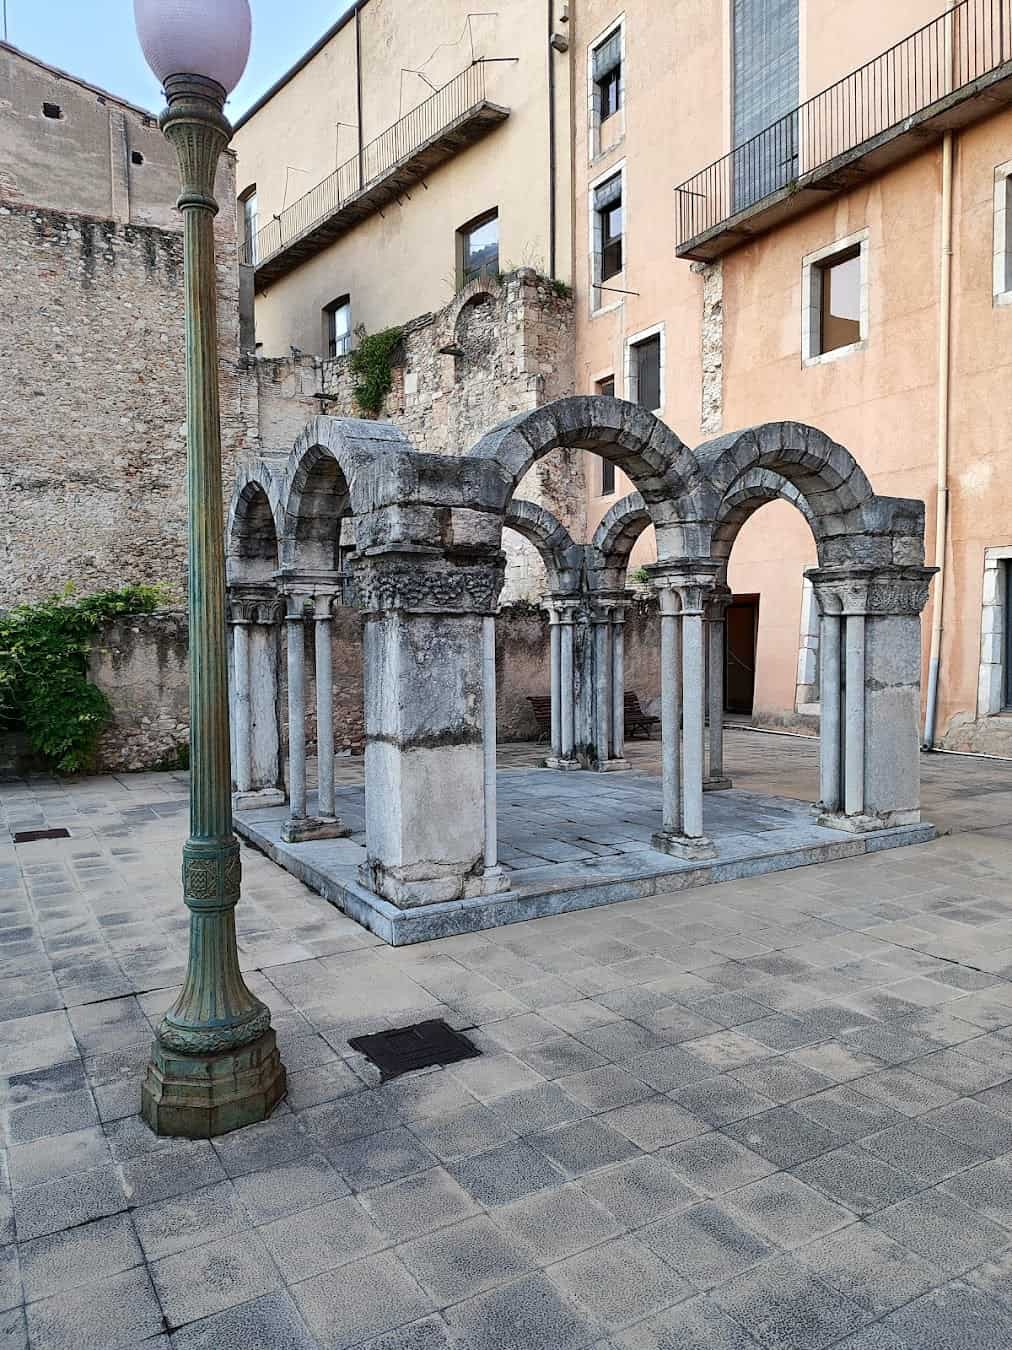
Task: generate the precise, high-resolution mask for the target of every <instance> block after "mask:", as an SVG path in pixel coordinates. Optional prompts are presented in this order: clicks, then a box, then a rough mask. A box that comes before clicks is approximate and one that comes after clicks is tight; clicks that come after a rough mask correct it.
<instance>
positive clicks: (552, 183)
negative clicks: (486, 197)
mask: <svg viewBox="0 0 1012 1350" xmlns="http://www.w3.org/2000/svg"><path fill="white" fill-rule="evenodd" d="M554 35H555V22H554V15H553V0H548V276H549V278H550V279H551V280H552V281H554V280H555V232H556V231H555V192H556V178H557V177H558V174H557V171H556V149H555V48H554V47H553V46H552V38H553V36H554Z"/></svg>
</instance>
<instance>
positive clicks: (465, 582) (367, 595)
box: [354, 553, 506, 614]
mask: <svg viewBox="0 0 1012 1350" xmlns="http://www.w3.org/2000/svg"><path fill="white" fill-rule="evenodd" d="M505 566H506V563H505V555H504V554H501V553H499V554H496V555H494V556H493V557H491V558H481V559H473V558H469V557H468V558H447V557H444V556H439V555H435V556H434V555H432V554H421V555H417V556H416V555H410V554H408V555H405V554H402V553H383V554H376V555H369V554H365V555H359V556H357V557H356V558H355V561H354V574H355V584H356V591H357V594H358V598H359V601H360V604H361V606H362V608H363V609H364V610H365V612H366V613H367V614H385V613H390V612H393V611H401V612H408V613H416V614H494V613H495V611H496V609H497V608H498V605H499V592H500V591H501V590H502V585H503V580H504V577H505Z"/></svg>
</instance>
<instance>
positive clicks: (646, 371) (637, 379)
mask: <svg viewBox="0 0 1012 1350" xmlns="http://www.w3.org/2000/svg"><path fill="white" fill-rule="evenodd" d="M629 374H630V377H631V383H632V388H633V392H634V399H635V402H636V403H638V404H639V405H640V407H641V408H647V409H648V410H649V411H650V412H657V411H658V410H659V409H660V407H661V403H662V399H661V335H660V333H653V334H652V335H651V336H650V337H646V338H643V339H642V341H640V342H633V343H630V345H629Z"/></svg>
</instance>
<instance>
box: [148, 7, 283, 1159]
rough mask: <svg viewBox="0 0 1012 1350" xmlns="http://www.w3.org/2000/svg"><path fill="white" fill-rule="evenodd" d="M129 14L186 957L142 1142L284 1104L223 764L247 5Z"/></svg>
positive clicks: (222, 1125) (193, 1133)
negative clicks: (178, 642)
mask: <svg viewBox="0 0 1012 1350" xmlns="http://www.w3.org/2000/svg"><path fill="white" fill-rule="evenodd" d="M134 12H135V17H136V21H137V31H138V35H139V37H140V41H141V46H142V47H143V49H144V55H145V56H146V58H147V60H148V64H149V65H150V66H151V68H152V70H153V71H154V73H155V74H156V75H157V76H158V78H159V80H160V81H161V83H162V86H163V88H164V90H165V96H166V99H167V102H168V107H167V108H166V109H165V111H164V112H163V113H162V117H161V127H162V130H163V132H164V133H165V136H166V137H167V139H168V140H169V141H170V142H171V143H172V145H173V146H174V148H175V150H176V154H177V157H178V161H179V175H180V181H181V186H182V192H181V195H180V197H179V202H178V205H179V208H180V210H181V211H182V213H183V226H184V235H183V248H184V270H185V306H186V432H187V465H188V467H187V504H188V521H189V609H190V726H191V732H190V735H191V747H190V837H189V839H188V840H187V842H186V844H185V846H184V848H183V898H184V900H185V901H186V904H187V906H188V907H189V910H190V945H189V957H188V961H187V969H186V979H185V982H184V984H183V990H182V993H181V994H180V995H179V998H178V999H177V1000H176V1002H175V1004H174V1005H173V1007H172V1008H170V1009H169V1011H168V1012H167V1013H166V1014H165V1017H164V1019H163V1020H162V1023H161V1025H160V1026H159V1028H158V1034H157V1037H156V1039H155V1042H154V1046H153V1049H152V1057H151V1060H150V1062H149V1064H148V1067H147V1072H146V1075H145V1079H144V1085H143V1088H142V1092H141V1112H142V1114H143V1116H144V1119H145V1120H146V1121H147V1123H148V1124H149V1125H150V1126H151V1128H152V1129H153V1130H154V1131H155V1133H156V1134H166V1135H185V1136H187V1137H189V1138H207V1137H209V1136H211V1135H217V1134H224V1133H226V1132H227V1131H229V1130H234V1129H238V1128H239V1126H241V1125H249V1124H252V1123H253V1122H254V1121H259V1120H264V1119H265V1118H266V1117H267V1116H269V1115H270V1113H271V1111H272V1110H273V1109H274V1107H275V1106H276V1105H277V1103H278V1102H279V1101H280V1100H281V1098H282V1097H283V1096H284V1094H285V1070H284V1067H283V1066H282V1063H281V1058H280V1056H279V1054H278V1048H277V1042H276V1040H275V1035H274V1032H273V1031H272V1029H271V1014H270V1009H269V1008H268V1007H267V1006H266V1005H265V1004H264V1003H262V1002H261V1001H260V1000H259V999H258V998H256V997H255V996H254V995H253V994H252V993H251V992H250V990H249V989H247V987H246V984H245V981H244V980H243V978H242V974H241V972H240V970H239V956H238V951H237V948H236V936H235V907H236V904H237V902H238V900H239V881H240V862H239V844H238V842H237V840H236V838H235V836H234V834H233V833H232V799H231V771H230V763H229V728H228V665H227V645H226V644H227V634H226V624H225V541H224V527H223V515H224V512H223V497H222V478H221V424H220V414H219V405H218V332H217V318H216V310H217V286H216V269H215V256H214V217H215V215H216V214H217V211H218V203H217V201H216V200H215V196H214V182H215V171H216V168H217V165H218V161H219V158H220V156H221V153H222V151H223V150H224V149H225V147H226V146H227V145H228V142H229V140H230V139H231V135H232V128H231V126H230V125H229V123H228V121H227V120H226V118H225V116H224V113H223V108H224V104H225V99H226V97H227V95H228V93H229V92H230V91H231V90H232V89H234V88H235V86H236V84H237V83H238V82H239V78H240V76H241V75H242V72H243V70H244V69H245V66H246V61H247V58H248V55H249V43H250V11H249V5H248V3H247V0H134Z"/></svg>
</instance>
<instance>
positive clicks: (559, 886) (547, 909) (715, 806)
mask: <svg viewBox="0 0 1012 1350" xmlns="http://www.w3.org/2000/svg"><path fill="white" fill-rule="evenodd" d="M335 799H336V805H337V813H338V815H339V816H340V817H341V818H342V819H343V820H344V821H345V823H346V824H347V825H348V826H349V827H350V828H351V829H352V831H353V833H352V834H351V835H350V836H349V837H347V838H344V839H333V840H315V841H310V842H307V843H303V844H289V843H286V842H285V841H284V840H283V839H282V838H281V829H282V825H283V823H284V821H285V820H286V818H287V814H286V810H285V808H283V807H265V808H263V809H260V810H255V811H243V812H239V813H238V814H237V815H236V818H235V828H236V832H237V833H238V834H239V835H240V836H241V837H242V838H244V839H246V840H247V841H248V842H249V843H251V844H253V845H255V846H256V847H257V848H258V849H260V850H261V851H262V852H263V853H265V854H266V855H267V856H268V857H269V858H270V859H271V860H272V861H273V862H276V863H277V864H278V865H279V866H280V867H283V868H284V869H285V871H286V872H289V873H291V875H292V876H295V877H297V878H298V879H299V880H300V881H303V882H305V884H306V885H307V886H310V887H312V889H313V890H314V891H317V892H318V893H319V894H320V895H322V896H324V897H325V898H326V899H327V900H329V901H330V902H331V903H332V904H334V905H336V906H337V907H338V908H339V909H341V910H342V911H343V912H344V913H345V914H347V915H349V916H350V917H351V918H353V919H355V920H356V921H357V922H358V923H360V924H361V925H362V926H363V927H365V928H367V929H369V930H370V932H373V933H375V934H377V935H378V936H379V937H381V938H383V940H384V941H385V942H389V943H390V944H391V946H404V945H407V944H410V943H415V942H428V941H431V940H433V939H435V938H445V937H453V936H459V935H461V934H466V933H475V932H481V931H482V930H484V929H487V928H495V927H499V926H501V925H504V924H512V923H524V922H527V921H528V920H530V919H540V918H545V917H547V916H549V915H553V914H566V913H570V912H572V911H574V910H584V909H590V908H594V907H596V906H598V905H613V904H619V903H621V902H622V901H626V900H638V899H645V898H647V897H649V896H652V895H658V894H661V893H663V892H668V891H673V890H684V889H688V888H690V887H695V886H708V885H712V884H714V883H717V882H726V881H739V880H744V879H747V878H749V877H756V876H762V875H764V874H766V873H769V872H780V871H790V870H792V869H794V868H799V867H809V866H812V865H813V864H816V863H820V862H826V861H834V860H839V859H841V858H851V857H860V856H862V855H863V854H865V853H873V852H879V851H881V850H884V849H893V848H901V847H904V846H906V845H909V844H922V843H926V842H927V841H928V840H929V839H933V838H934V835H935V829H934V826H933V825H930V824H928V823H924V824H920V825H905V826H901V827H898V828H896V829H891V830H882V831H879V832H877V833H875V834H870V835H861V834H849V833H847V832H845V831H842V830H829V829H826V828H825V827H823V826H821V825H818V824H816V822H815V818H814V816H813V815H812V812H811V810H810V808H809V806H808V805H807V804H806V803H804V802H801V801H797V800H792V799H790V798H785V797H774V796H769V795H766V794H761V793H756V792H750V791H744V790H741V791H740V790H731V791H726V792H719V793H710V794H708V795H707V796H706V798H705V801H704V820H703V824H704V829H705V830H706V833H707V835H708V837H709V838H710V839H712V841H713V843H714V846H715V848H716V850H717V856H716V857H715V858H713V859H708V860H706V861H703V862H688V861H684V860H682V859H678V858H672V857H669V856H668V855H667V854H664V853H658V852H657V851H655V850H654V849H653V848H651V845H650V839H651V835H652V833H653V832H654V831H655V830H656V829H657V827H658V822H659V821H660V818H661V782H660V779H659V778H657V777H656V776H652V775H649V774H646V773H642V772H639V771H629V772H626V773H621V774H590V773H584V774H579V775H567V774H559V773H553V772H552V771H551V770H550V769H538V768H522V769H500V771H499V773H498V817H499V835H500V839H501V841H502V850H501V855H500V856H501V861H502V865H503V866H504V868H505V869H506V870H507V871H508V872H509V873H510V876H511V888H510V890H509V892H507V893H505V894H501V895H495V896H488V897H482V898H477V899H471V900H459V901H451V902H448V903H445V904H438V905H424V906H421V907H419V908H417V909H408V910H402V909H398V908H397V907H396V906H395V905H392V904H390V903H389V902H388V901H386V900H384V899H383V898H382V897H381V896H379V895H376V894H375V893H374V892H373V891H371V890H369V889H368V888H367V887H366V886H364V885H363V884H362V883H361V881H360V879H359V869H360V867H361V865H362V864H363V863H364V862H365V859H366V850H365V836H364V835H363V834H362V833H361V832H360V831H361V830H362V828H363V825H362V822H363V821H364V818H365V788H364V787H363V786H346V787H341V788H338V789H337V791H336V793H335ZM314 800H315V798H314V796H313V794H310V803H309V807H308V809H309V811H310V812H312V811H313V809H314V806H313V802H314ZM595 820H599V821H600V822H602V824H601V831H602V835H604V836H607V837H608V838H603V837H602V835H599V833H598V828H597V826H596V825H595V824H594V823H593V822H594V821H595ZM616 826H617V827H618V836H617V837H616ZM355 831H359V833H355ZM609 839H610V842H609V841H608V840H609Z"/></svg>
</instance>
